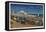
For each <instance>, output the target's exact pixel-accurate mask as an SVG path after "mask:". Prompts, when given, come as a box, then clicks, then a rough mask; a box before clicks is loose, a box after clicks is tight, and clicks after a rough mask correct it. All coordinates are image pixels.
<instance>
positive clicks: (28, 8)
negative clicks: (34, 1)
mask: <svg viewBox="0 0 46 32" xmlns="http://www.w3.org/2000/svg"><path fill="white" fill-rule="evenodd" d="M11 10H12V11H14V12H19V11H21V10H24V11H25V12H31V13H34V14H37V13H39V14H43V6H42V5H23V4H11Z"/></svg>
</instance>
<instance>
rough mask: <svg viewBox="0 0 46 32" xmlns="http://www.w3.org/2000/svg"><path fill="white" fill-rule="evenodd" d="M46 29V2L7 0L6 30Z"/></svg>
mask: <svg viewBox="0 0 46 32" xmlns="http://www.w3.org/2000/svg"><path fill="white" fill-rule="evenodd" d="M29 29H30V30H32V29H45V3H35V2H19V1H6V2H5V30H7V31H15V30H29Z"/></svg>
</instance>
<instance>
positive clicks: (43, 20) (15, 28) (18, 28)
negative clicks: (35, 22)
mask: <svg viewBox="0 0 46 32" xmlns="http://www.w3.org/2000/svg"><path fill="white" fill-rule="evenodd" d="M10 4H23V5H42V4H28V3H9V29H27V28H43V27H44V20H43V26H37V27H21V28H11V25H10V20H11V19H10V18H11V17H10V15H11V9H10V8H11V6H10ZM42 6H43V15H44V5H42ZM43 19H44V16H43Z"/></svg>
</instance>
